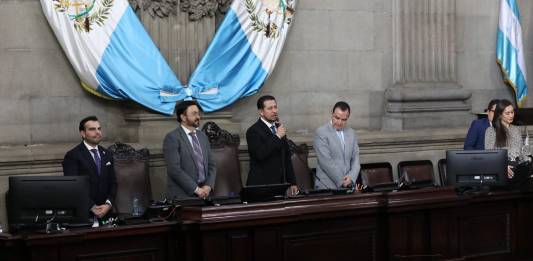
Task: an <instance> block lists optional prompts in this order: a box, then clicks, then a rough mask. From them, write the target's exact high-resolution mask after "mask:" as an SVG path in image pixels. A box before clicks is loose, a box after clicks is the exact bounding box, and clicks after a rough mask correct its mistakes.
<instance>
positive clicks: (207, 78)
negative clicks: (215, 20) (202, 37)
mask: <svg viewBox="0 0 533 261" xmlns="http://www.w3.org/2000/svg"><path fill="white" fill-rule="evenodd" d="M267 74H268V73H267V71H265V70H264V69H263V67H262V65H261V61H260V60H259V58H258V57H257V56H256V54H255V53H254V52H253V50H252V48H251V46H250V42H249V41H248V38H247V37H246V34H245V32H244V31H243V28H242V27H241V24H240V22H239V19H238V17H237V15H236V13H235V11H234V10H233V9H230V10H229V11H228V13H227V14H226V17H225V18H224V21H223V22H222V24H221V25H220V27H219V29H218V31H217V33H216V35H215V37H214V38H213V41H212V43H211V44H210V45H209V48H208V49H207V51H206V53H205V55H204V57H203V58H202V60H201V61H200V64H199V65H198V67H197V68H196V70H195V72H194V73H193V75H192V76H191V79H190V83H189V86H190V87H191V88H193V89H195V92H196V93H198V92H203V91H206V90H208V89H210V88H212V87H218V94H217V95H214V96H213V97H211V98H210V97H205V99H199V100H198V102H199V103H200V105H201V106H202V109H203V110H204V111H206V112H210V111H215V110H218V109H221V108H223V107H225V106H228V105H230V104H231V103H233V102H234V101H236V100H237V99H239V98H240V97H243V96H249V95H252V94H254V93H256V92H257V91H258V90H259V88H261V85H262V84H263V82H264V81H265V79H266V77H267ZM199 95H200V96H201V94H199ZM199 98H201V97H199Z"/></svg>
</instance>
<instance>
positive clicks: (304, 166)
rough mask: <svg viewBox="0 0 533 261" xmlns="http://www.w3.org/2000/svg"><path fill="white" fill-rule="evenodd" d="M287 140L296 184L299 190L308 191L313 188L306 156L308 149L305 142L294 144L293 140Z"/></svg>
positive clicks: (311, 175)
mask: <svg viewBox="0 0 533 261" xmlns="http://www.w3.org/2000/svg"><path fill="white" fill-rule="evenodd" d="M288 141H289V148H290V150H291V163H292V169H293V170H294V176H295V178H296V185H297V186H298V188H299V189H300V190H304V191H308V190H311V189H313V187H314V186H313V174H312V172H311V169H309V165H308V161H307V158H308V156H309V149H308V148H307V144H305V143H303V144H300V145H296V144H295V143H294V142H293V141H291V140H288Z"/></svg>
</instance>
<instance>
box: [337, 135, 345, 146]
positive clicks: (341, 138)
mask: <svg viewBox="0 0 533 261" xmlns="http://www.w3.org/2000/svg"><path fill="white" fill-rule="evenodd" d="M342 134H343V133H342V131H337V136H338V137H339V140H340V141H341V145H342V149H343V150H344V135H342Z"/></svg>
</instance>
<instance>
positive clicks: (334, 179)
mask: <svg viewBox="0 0 533 261" xmlns="http://www.w3.org/2000/svg"><path fill="white" fill-rule="evenodd" d="M344 143H345V146H344V150H343V146H342V143H341V141H340V139H339V136H337V133H336V131H335V129H334V128H333V126H332V125H331V123H326V124H325V125H322V126H321V127H320V128H318V129H317V130H316V133H315V140H314V148H315V152H316V156H317V161H318V164H317V167H316V177H315V187H316V188H329V189H338V188H340V187H341V186H342V179H343V177H344V176H346V175H348V176H350V178H351V179H352V181H353V182H354V183H355V181H356V179H357V176H358V175H359V170H360V169H361V165H360V164H359V146H358V145H357V136H356V134H355V131H354V130H353V129H352V128H344Z"/></svg>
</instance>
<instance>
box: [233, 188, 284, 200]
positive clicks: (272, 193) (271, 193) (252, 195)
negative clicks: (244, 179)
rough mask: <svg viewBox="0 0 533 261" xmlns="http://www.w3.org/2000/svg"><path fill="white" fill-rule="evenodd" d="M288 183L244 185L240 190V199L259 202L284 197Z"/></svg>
mask: <svg viewBox="0 0 533 261" xmlns="http://www.w3.org/2000/svg"><path fill="white" fill-rule="evenodd" d="M289 187H290V184H288V183H284V184H270V185H256V186H246V187H243V188H242V190H241V199H242V201H243V202H260V201H270V200H275V199H283V198H285V194H286V192H287V189H288V188H289Z"/></svg>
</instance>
